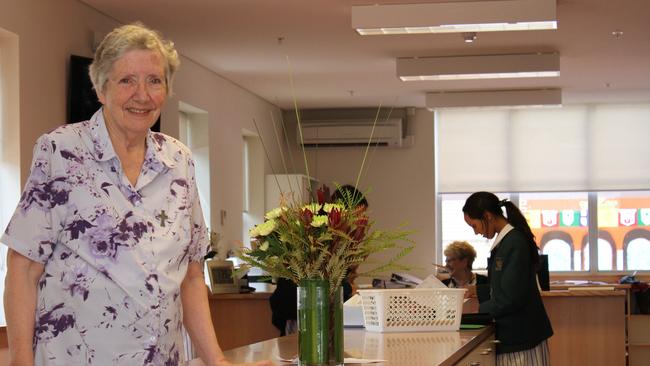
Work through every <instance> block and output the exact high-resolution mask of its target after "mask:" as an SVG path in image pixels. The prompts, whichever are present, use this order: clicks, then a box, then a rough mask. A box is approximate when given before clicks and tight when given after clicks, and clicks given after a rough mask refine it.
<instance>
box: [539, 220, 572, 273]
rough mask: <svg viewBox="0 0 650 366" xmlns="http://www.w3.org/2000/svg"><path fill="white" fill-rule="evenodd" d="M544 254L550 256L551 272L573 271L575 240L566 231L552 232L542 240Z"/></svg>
mask: <svg viewBox="0 0 650 366" xmlns="http://www.w3.org/2000/svg"><path fill="white" fill-rule="evenodd" d="M540 247H541V249H542V254H547V255H548V270H549V271H571V270H573V240H572V239H571V235H569V234H568V233H566V232H564V231H560V230H557V231H551V232H548V233H546V234H544V236H542V239H541V240H540Z"/></svg>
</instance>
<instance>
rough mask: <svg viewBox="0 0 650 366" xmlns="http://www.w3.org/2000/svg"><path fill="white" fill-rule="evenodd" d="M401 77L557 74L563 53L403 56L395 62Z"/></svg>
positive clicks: (405, 79)
mask: <svg viewBox="0 0 650 366" xmlns="http://www.w3.org/2000/svg"><path fill="white" fill-rule="evenodd" d="M396 66H397V68H396V69H397V77H399V78H400V79H401V80H402V81H420V80H467V79H497V78H533V77H557V76H559V75H560V55H559V54H557V53H534V54H513V55H479V56H443V57H403V58H398V59H397V62H396Z"/></svg>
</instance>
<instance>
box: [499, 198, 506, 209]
mask: <svg viewBox="0 0 650 366" xmlns="http://www.w3.org/2000/svg"><path fill="white" fill-rule="evenodd" d="M506 202H508V199H502V200H501V201H499V207H503V206H505V205H506Z"/></svg>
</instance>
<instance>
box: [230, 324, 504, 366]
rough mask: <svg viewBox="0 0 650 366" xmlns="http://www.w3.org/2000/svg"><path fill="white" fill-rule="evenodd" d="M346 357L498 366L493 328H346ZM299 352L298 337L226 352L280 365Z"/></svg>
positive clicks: (426, 365)
mask: <svg viewBox="0 0 650 366" xmlns="http://www.w3.org/2000/svg"><path fill="white" fill-rule="evenodd" d="M344 337H345V355H346V357H355V358H363V359H382V360H386V362H382V363H372V364H370V363H368V364H363V365H368V366H380V365H381V366H389V365H390V366H406V365H409V366H452V365H470V364H472V365H481V366H491V365H495V356H494V351H493V349H494V345H493V343H492V340H493V339H494V332H493V328H492V327H485V328H483V329H480V330H461V331H457V332H409V333H372V332H366V331H365V329H363V328H346V329H345V336H344ZM297 353H298V338H297V336H296V335H295V334H294V335H289V336H286V337H279V338H274V339H270V340H267V341H263V342H259V343H255V344H251V345H248V346H244V347H239V348H235V349H232V350H229V351H226V352H225V354H226V357H228V358H229V359H230V360H231V361H234V362H251V361H256V360H261V359H270V360H272V361H273V362H275V363H276V364H280V362H279V357H281V358H283V359H291V358H294V357H295V356H296V355H297Z"/></svg>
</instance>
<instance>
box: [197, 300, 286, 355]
mask: <svg viewBox="0 0 650 366" xmlns="http://www.w3.org/2000/svg"><path fill="white" fill-rule="evenodd" d="M270 296H271V293H269V292H258V293H251V294H216V295H213V294H210V295H209V301H210V314H211V316H212V324H214V328H215V332H216V333H217V339H219V344H220V345H221V348H222V349H224V350H228V349H232V348H235V347H239V346H243V345H247V344H251V343H255V342H259V341H263V340H266V339H271V338H275V337H277V336H279V335H280V331H279V330H278V329H276V328H275V327H274V326H273V324H271V305H270V304H269V297H270Z"/></svg>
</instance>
